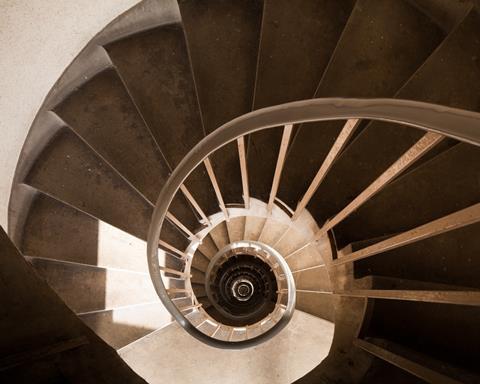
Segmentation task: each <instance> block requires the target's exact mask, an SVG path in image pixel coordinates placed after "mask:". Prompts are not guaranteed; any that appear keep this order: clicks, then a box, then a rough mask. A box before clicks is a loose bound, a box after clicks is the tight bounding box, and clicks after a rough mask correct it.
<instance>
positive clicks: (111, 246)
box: [20, 194, 148, 272]
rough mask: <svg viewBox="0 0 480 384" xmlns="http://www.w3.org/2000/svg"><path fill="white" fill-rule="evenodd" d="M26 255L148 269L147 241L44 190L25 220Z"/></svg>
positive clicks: (104, 265) (24, 248)
mask: <svg viewBox="0 0 480 384" xmlns="http://www.w3.org/2000/svg"><path fill="white" fill-rule="evenodd" d="M20 249H21V251H22V253H24V254H26V255H35V256H37V257H42V258H49V259H54V260H62V261H71V262H77V263H82V264H90V265H97V266H102V267H107V268H108V267H112V268H120V269H126V270H132V271H137V272H147V271H148V269H147V263H146V260H145V259H144V256H145V254H146V243H145V242H144V241H141V240H139V239H137V238H135V237H133V236H131V235H128V234H126V233H125V232H123V231H121V230H119V229H116V228H114V227H111V226H110V225H108V224H106V223H104V222H101V221H99V220H97V219H94V218H93V217H91V216H89V215H87V214H85V213H83V212H81V211H78V210H76V209H74V208H72V207H70V206H68V205H65V204H62V203H61V202H60V201H58V200H55V199H52V198H50V197H48V196H46V195H44V194H39V195H38V196H37V197H36V199H35V200H34V202H33V203H32V206H31V207H30V211H29V213H28V216H27V219H26V221H25V224H24V230H23V236H22V240H21V246H20Z"/></svg>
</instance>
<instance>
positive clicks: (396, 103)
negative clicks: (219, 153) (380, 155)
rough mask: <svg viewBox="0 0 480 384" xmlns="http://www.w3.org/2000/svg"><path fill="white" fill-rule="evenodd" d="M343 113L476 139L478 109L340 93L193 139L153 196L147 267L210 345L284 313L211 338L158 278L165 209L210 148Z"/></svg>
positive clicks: (254, 115)
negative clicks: (365, 97)
mask: <svg viewBox="0 0 480 384" xmlns="http://www.w3.org/2000/svg"><path fill="white" fill-rule="evenodd" d="M347 119H369V120H380V121H386V122H392V123H399V124H403V125H408V126H411V127H415V128H419V129H422V130H426V131H432V132H436V133H439V134H442V135H444V136H448V137H451V138H454V139H457V140H459V141H463V142H466V143H470V144H474V145H477V146H478V145H480V123H479V121H480V114H479V113H475V112H469V111H465V110H460V109H455V108H450V107H445V106H440V105H435V104H429V103H423V102H417V101H410V100H396V99H342V98H328V99H312V100H304V101H297V102H292V103H287V104H282V105H278V106H274V107H268V108H264V109H260V110H257V111H254V112H251V113H248V114H245V115H243V116H240V117H238V118H236V119H234V120H232V121H230V122H228V123H226V124H224V125H223V126H222V127H220V128H219V129H217V130H216V131H214V132H212V133H211V134H209V135H208V136H206V137H205V138H204V139H203V140H201V141H200V142H199V143H197V145H196V146H195V147H194V148H193V149H192V150H191V151H190V152H189V153H188V154H187V155H186V156H185V157H184V158H183V159H182V161H181V162H180V164H179V165H178V166H177V168H176V169H175V170H174V171H173V173H172V174H171V176H170V178H169V179H168V180H167V182H166V183H165V185H164V187H163V189H162V191H161V192H160V195H159V197H158V199H157V203H156V206H155V210H154V213H153V216H152V221H151V224H150V228H149V233H148V244H147V257H148V267H149V271H150V276H151V278H152V282H153V285H154V287H155V290H156V292H157V294H158V295H159V297H160V299H161V300H162V302H163V304H164V305H165V307H166V308H167V310H168V311H169V312H170V313H171V315H172V316H173V317H174V318H175V319H176V320H177V321H178V322H179V323H180V325H181V326H182V327H183V328H184V329H185V330H186V331H187V332H188V333H189V334H191V335H192V336H194V337H195V338H197V339H198V340H200V341H202V342H204V343H206V344H208V345H211V346H214V347H219V348H228V349H236V348H245V347H250V346H254V345H257V344H259V343H261V342H263V341H265V340H268V339H270V338H271V337H273V336H274V335H275V334H277V333H278V332H279V331H280V329H281V327H282V325H283V324H282V320H284V321H285V320H287V319H282V320H281V321H279V322H278V323H277V324H276V326H275V327H273V328H271V329H269V330H268V331H267V332H265V333H263V334H261V335H259V336H257V337H256V338H253V339H249V340H243V341H239V342H235V343H231V342H228V341H223V340H217V339H214V338H212V337H210V336H208V335H206V334H204V333H203V332H201V331H199V330H198V329H196V328H195V327H194V326H193V325H192V324H191V323H190V322H189V321H188V320H187V319H186V317H185V316H184V315H183V313H181V311H180V310H179V309H178V308H177V307H176V306H175V305H174V304H173V302H172V301H171V299H170V297H169V296H168V294H167V291H166V289H165V286H164V284H163V281H162V279H161V275H160V266H159V263H158V257H157V251H158V242H159V239H160V233H161V229H162V225H163V222H164V219H165V216H166V213H167V210H168V208H169V206H170V204H171V202H172V200H173V198H174V196H175V194H176V193H177V191H178V190H179V188H180V186H181V185H182V184H183V182H184V181H185V180H186V179H187V177H188V176H189V175H190V173H191V172H192V171H193V170H194V169H195V168H196V167H197V166H198V165H200V164H201V163H202V162H203V161H204V160H205V159H206V158H207V157H208V156H209V155H210V154H211V153H213V152H214V151H216V150H217V149H219V148H220V147H222V146H224V145H226V144H228V143H229V142H232V141H233V140H235V139H237V138H239V137H241V136H244V135H246V134H250V133H253V132H256V131H259V130H262V129H266V128H273V127H278V126H282V125H286V124H298V123H306V122H313V121H326V120H347Z"/></svg>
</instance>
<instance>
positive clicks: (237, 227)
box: [227, 216, 246, 242]
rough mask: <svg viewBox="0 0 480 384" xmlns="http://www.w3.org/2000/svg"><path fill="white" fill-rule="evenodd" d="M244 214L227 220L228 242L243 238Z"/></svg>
mask: <svg viewBox="0 0 480 384" xmlns="http://www.w3.org/2000/svg"><path fill="white" fill-rule="evenodd" d="M245 221H246V218H245V216H241V217H232V218H230V221H228V222H227V230H228V238H229V239H230V242H234V241H239V240H243V235H244V234H245Z"/></svg>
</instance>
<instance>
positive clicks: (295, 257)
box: [287, 243, 325, 271]
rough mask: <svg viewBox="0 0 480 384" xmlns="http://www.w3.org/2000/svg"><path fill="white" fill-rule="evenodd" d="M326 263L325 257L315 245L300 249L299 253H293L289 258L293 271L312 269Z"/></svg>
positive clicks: (289, 264)
mask: <svg viewBox="0 0 480 384" xmlns="http://www.w3.org/2000/svg"><path fill="white" fill-rule="evenodd" d="M324 263H325V260H324V257H323V256H322V253H321V251H320V250H319V247H318V246H317V245H316V244H315V243H311V244H308V245H306V246H304V247H302V248H300V249H299V250H298V251H297V252H294V253H291V254H290V256H289V257H288V258H287V264H288V266H289V267H290V269H291V270H292V271H298V270H302V269H306V268H312V267H316V266H319V265H322V264H324Z"/></svg>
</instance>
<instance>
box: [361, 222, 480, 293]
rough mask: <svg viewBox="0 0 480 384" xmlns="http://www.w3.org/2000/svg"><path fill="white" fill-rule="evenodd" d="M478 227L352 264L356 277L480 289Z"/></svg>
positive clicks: (463, 229)
mask: <svg viewBox="0 0 480 384" xmlns="http://www.w3.org/2000/svg"><path fill="white" fill-rule="evenodd" d="M479 230H480V224H478V223H477V224H473V225H470V226H467V227H463V228H461V229H458V230H455V231H451V232H446V233H443V234H441V235H438V236H435V237H432V238H429V239H425V240H423V241H420V242H416V243H413V244H410V245H408V246H405V247H400V248H397V249H394V250H391V251H389V252H385V253H382V254H379V255H376V256H372V257H369V258H367V259H365V260H361V261H358V262H356V263H355V275H356V276H357V277H362V276H366V275H369V274H374V275H381V276H385V277H394V278H400V279H414V280H421V281H431V282H436V283H443V284H450V285H460V286H466V287H475V288H480V282H479V281H478V271H479V270H480V260H478V257H477V256H476V255H478V254H479V252H480V241H479V240H478V236H477V234H478V233H479V232H478V231H479Z"/></svg>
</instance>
